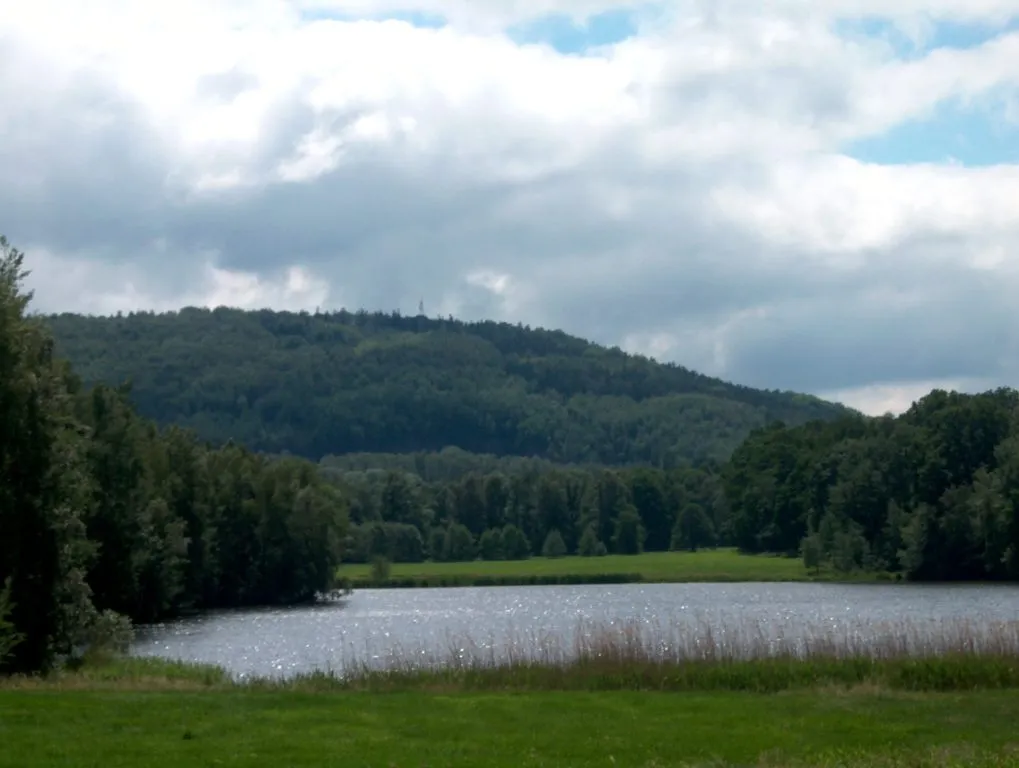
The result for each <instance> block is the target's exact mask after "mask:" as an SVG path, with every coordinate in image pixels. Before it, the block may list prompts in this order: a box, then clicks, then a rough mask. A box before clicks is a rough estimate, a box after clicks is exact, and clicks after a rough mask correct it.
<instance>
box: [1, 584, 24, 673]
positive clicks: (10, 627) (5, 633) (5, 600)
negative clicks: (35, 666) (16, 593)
mask: <svg viewBox="0 0 1019 768" xmlns="http://www.w3.org/2000/svg"><path fill="white" fill-rule="evenodd" d="M12 607H13V606H12V605H11V580H10V579H9V578H8V579H7V581H6V583H5V584H4V586H3V589H0V669H3V665H4V662H5V661H6V660H7V657H8V656H10V654H11V651H12V650H13V649H14V646H16V645H17V644H18V643H20V642H21V635H20V634H19V633H18V631H17V629H16V628H15V626H14V624H13V623H11V622H10V621H9V618H10V614H11V609H12Z"/></svg>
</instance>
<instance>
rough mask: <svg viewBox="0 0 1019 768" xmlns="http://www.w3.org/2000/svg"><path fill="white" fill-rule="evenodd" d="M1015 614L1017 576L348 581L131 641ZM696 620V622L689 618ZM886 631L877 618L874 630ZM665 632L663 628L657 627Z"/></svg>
mask: <svg viewBox="0 0 1019 768" xmlns="http://www.w3.org/2000/svg"><path fill="white" fill-rule="evenodd" d="M1016 619H1019V587H1016V586H985V585H951V586H945V585H903V584H894V585H892V584H888V585H870V584H868V585H841V584H791V583H778V584H747V583H743V584H623V585H614V586H602V585H599V586H590V585H588V586H548V587H539V586H536V587H491V588H484V587H465V588H456V589H393V590H358V591H357V592H355V593H354V594H353V595H351V596H349V597H348V598H346V599H344V600H343V601H340V602H337V603H327V604H321V605H315V606H305V607H299V608H280V609H259V610H236V611H220V612H210V613H206V614H203V615H200V616H197V617H191V618H187V619H181V620H177V621H171V622H166V623H163V624H158V625H151V626H147V627H142V628H139V630H138V632H137V637H136V642H135V644H134V646H133V650H132V652H133V653H134V654H135V655H138V656H160V657H167V658H173V659H183V660H187V661H197V662H207V663H212V664H217V665H220V666H222V667H224V668H226V669H227V670H229V671H230V672H232V673H234V674H235V675H237V676H239V677H244V676H248V675H259V676H273V677H279V676H284V677H285V676H289V675H294V674H298V673H302V672H310V671H314V670H324V671H333V672H338V673H339V672H342V671H343V669H344V668H345V667H346V666H348V665H350V664H352V663H354V662H355V661H356V663H358V664H369V665H375V666H384V665H386V664H389V663H391V662H392V661H393V660H399V661H401V662H403V663H406V662H407V661H408V660H414V659H422V660H427V659H429V658H433V657H448V656H449V655H450V654H451V653H454V652H459V653H473V654H475V655H478V654H479V653H482V654H491V655H492V656H493V657H498V656H503V655H504V654H506V653H509V652H512V649H515V650H516V651H517V652H518V653H519V652H521V650H523V651H524V652H528V649H531V650H533V649H537V648H539V647H548V644H549V643H552V644H553V645H556V644H558V646H557V647H568V646H569V645H570V643H571V642H573V640H574V639H575V638H576V636H577V634H578V633H583V632H585V631H588V628H590V627H591V626H594V625H604V624H621V623H629V624H633V623H639V624H641V625H646V626H649V627H666V628H671V629H670V630H669V631H671V632H676V631H680V632H682V631H686V630H687V628H689V630H690V631H691V632H693V631H704V630H705V629H710V630H711V631H712V632H714V633H719V634H724V633H725V632H727V631H728V632H730V633H732V632H734V631H736V628H739V627H743V628H746V627H748V626H750V627H753V628H755V631H758V632H761V631H763V632H765V633H767V634H768V635H770V636H773V637H781V636H785V637H788V636H796V635H797V633H799V634H804V633H813V634H815V635H816V634H817V633H818V632H819V631H831V632H835V633H841V634H845V633H852V634H853V636H854V637H858V638H861V639H862V640H863V641H866V639H867V637H868V634H869V633H872V632H873V633H876V632H878V628H879V627H881V626H882V625H884V626H885V627H886V628H887V627H888V626H890V625H892V626H894V625H901V623H903V622H907V623H911V624H923V623H925V622H930V621H945V620H947V621H960V620H962V621H972V622H974V623H984V622H996V621H997V622H1000V621H1014V620H1016ZM698 628H699V629H698ZM886 631H887V629H886ZM666 634H668V633H666Z"/></svg>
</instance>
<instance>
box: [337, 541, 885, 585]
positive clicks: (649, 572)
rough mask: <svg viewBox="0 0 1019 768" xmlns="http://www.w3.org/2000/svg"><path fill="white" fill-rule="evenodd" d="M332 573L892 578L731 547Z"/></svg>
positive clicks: (456, 577)
mask: <svg viewBox="0 0 1019 768" xmlns="http://www.w3.org/2000/svg"><path fill="white" fill-rule="evenodd" d="M337 575H338V577H339V579H340V580H341V582H342V583H343V584H344V585H345V586H350V587H351V588H353V589H384V588H429V587H468V586H476V587H483V586H529V585H555V584H630V583H646V584H682V583H710V582H717V583H735V582H812V581H826V582H831V581H841V582H854V583H866V582H875V581H879V580H884V581H887V580H891V579H892V578H893V577H891V576H889V575H887V574H875V573H858V574H836V573H833V572H831V571H821V572H820V573H813V572H811V571H808V570H807V569H806V568H805V567H804V565H803V562H802V561H801V560H799V559H796V558H788V557H778V556H774V555H743V554H740V553H739V552H737V551H736V550H733V549H717V550H701V551H698V552H645V553H643V554H640V555H608V556H606V557H578V556H573V557H562V558H543V557H534V558H530V559H528V560H492V561H485V560H476V561H472V562H462V563H439V562H431V561H429V562H424V563H394V564H393V565H392V567H391V572H390V574H389V577H388V578H387V579H382V580H380V579H376V578H373V576H372V572H371V566H370V565H367V564H347V565H342V566H340V568H339V569H338V571H337Z"/></svg>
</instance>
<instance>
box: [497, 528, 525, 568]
mask: <svg viewBox="0 0 1019 768" xmlns="http://www.w3.org/2000/svg"><path fill="white" fill-rule="evenodd" d="M502 549H503V552H504V553H505V554H506V559H507V560H526V559H527V558H528V557H530V556H531V547H530V544H528V542H527V537H526V536H525V535H524V532H523V531H521V530H520V529H519V528H517V526H515V525H512V524H510V525H507V526H506V527H505V528H503V529H502Z"/></svg>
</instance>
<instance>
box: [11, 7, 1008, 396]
mask: <svg viewBox="0 0 1019 768" xmlns="http://www.w3.org/2000/svg"><path fill="white" fill-rule="evenodd" d="M0 172H2V177H0V178H2V183H0V232H2V233H4V234H6V235H7V236H8V238H9V239H11V240H12V241H13V242H14V243H15V245H17V246H18V247H19V248H21V249H22V250H24V251H26V252H27V254H28V264H29V267H30V268H31V269H32V270H33V271H34V274H33V275H32V277H31V279H30V283H31V286H32V287H33V288H34V289H35V291H36V302H35V308H36V309H38V310H43V311H65V310H66V311H82V312H90V313H110V312H115V311H117V310H123V311H128V310H131V309H139V308H146V309H175V308H179V307H181V306H184V305H195V304H202V305H210V306H215V305H219V304H227V305H231V306H242V307H263V306H269V307H274V308H280V309H283V308H291V309H292V308H307V309H314V308H315V307H321V308H323V309H327V308H340V307H347V308H349V309H356V308H358V307H366V308H368V309H384V310H391V309H400V310H401V311H403V312H407V313H413V312H416V311H417V307H418V302H419V301H423V302H424V306H425V311H426V313H427V314H429V315H436V314H442V315H446V314H453V315H456V316H459V317H462V318H464V319H479V318H494V319H501V320H508V321H512V322H516V321H522V322H524V323H530V324H532V325H544V326H551V327H557V328H562V329H564V330H566V331H568V332H570V333H574V334H577V335H580V336H585V337H588V338H592V339H595V340H597V341H599V342H602V343H607V344H619V345H620V346H622V347H623V348H625V349H629V350H632V351H636V352H642V353H646V354H650V355H654V356H655V357H657V358H658V359H662V360H675V361H677V362H680V363H682V364H683V365H686V366H688V367H691V368H694V369H696V370H699V371H703V372H705V373H708V374H712V375H717V376H721V377H723V378H726V379H729V380H734V381H737V382H739V383H744V384H748V385H752V386H760V387H772V388H782V389H793V390H798V391H806V392H812V393H816V394H820V395H823V396H826V397H831V398H834V399H840V400H842V401H844V402H847V403H849V404H850V405H853V406H855V407H859V408H861V409H863V410H865V411H867V412H871V413H880V412H883V411H885V410H892V411H899V410H902V409H903V408H905V407H907V406H908V405H909V403H910V402H911V401H912V400H913V399H914V398H916V397H917V396H919V395H921V394H923V393H924V392H926V391H927V390H929V389H930V388H932V387H934V386H943V387H949V388H959V389H965V390H971V391H972V390H977V389H984V388H989V387H993V386H999V385H1005V384H1007V385H1016V384H1019V356H1017V352H1019V349H1017V347H1019V344H1017V341H1019V333H1017V330H1019V270H1017V267H1019V0H712V1H708V0H702V1H701V0H671V1H670V2H668V3H664V4H657V3H642V4H637V5H620V4H619V3H616V2H612V0H294V1H291V2H287V1H285V0H244V1H243V2H241V0H172V1H171V0H146V1H145V2H137V1H134V2H132V1H131V0H91V1H90V2H87V3H86V2H82V1H81V0H31V2H23V1H22V0H0Z"/></svg>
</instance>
